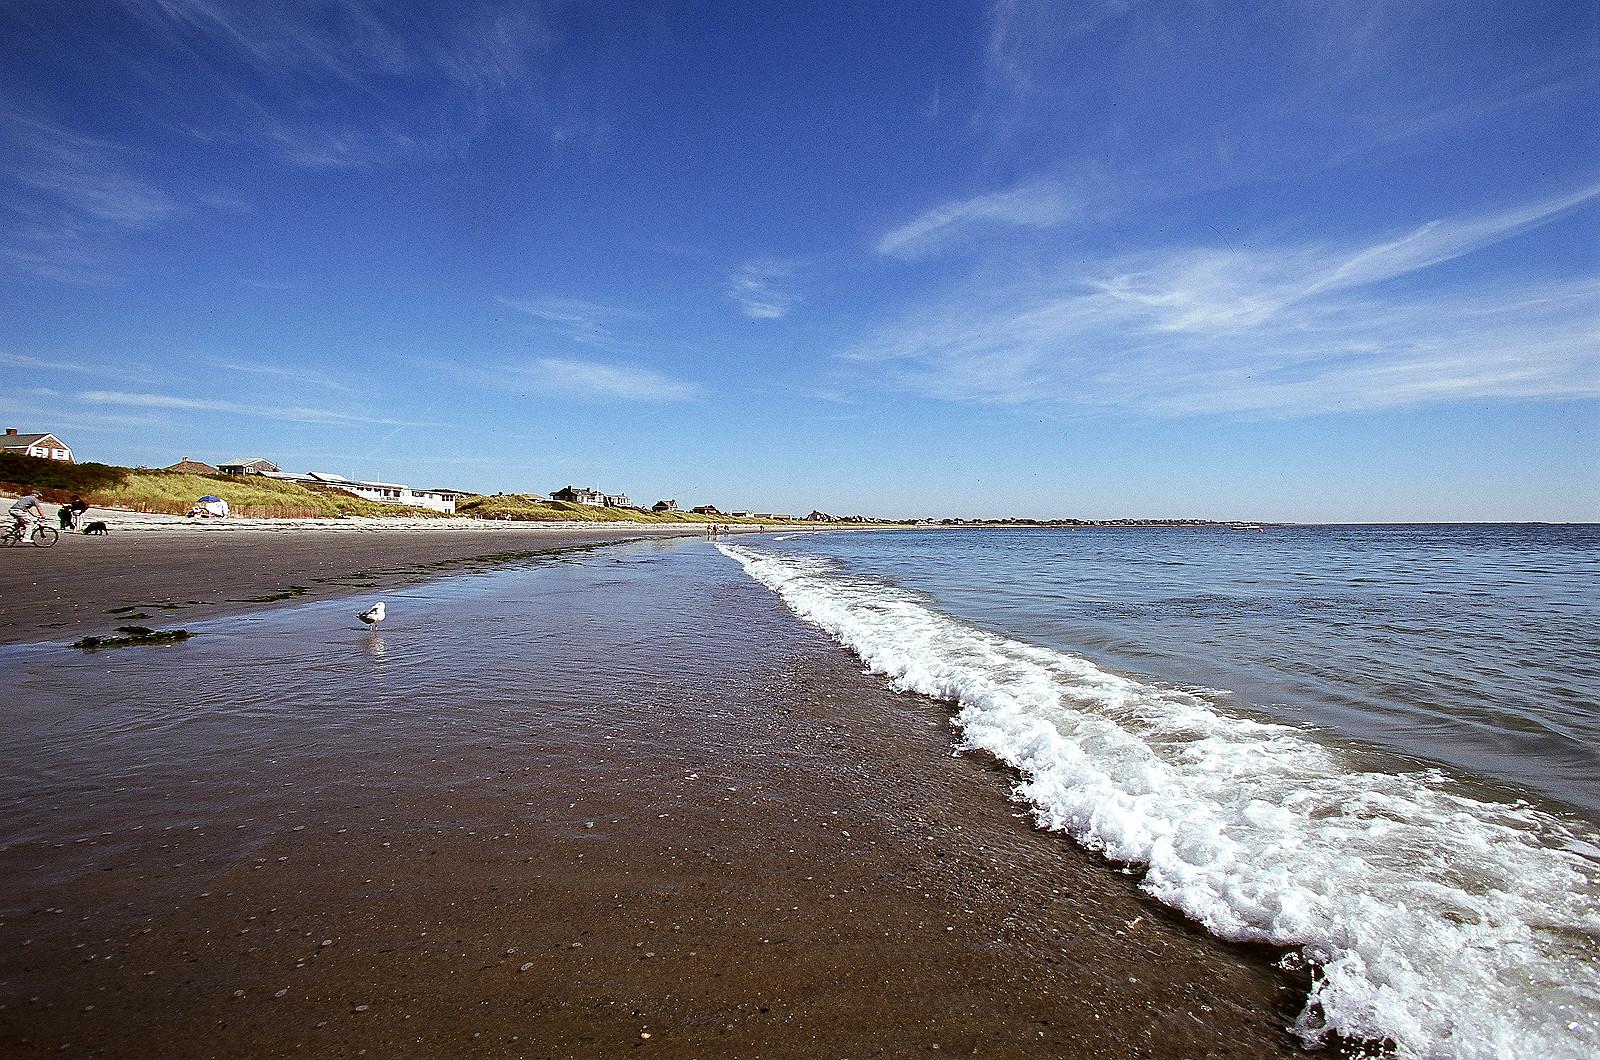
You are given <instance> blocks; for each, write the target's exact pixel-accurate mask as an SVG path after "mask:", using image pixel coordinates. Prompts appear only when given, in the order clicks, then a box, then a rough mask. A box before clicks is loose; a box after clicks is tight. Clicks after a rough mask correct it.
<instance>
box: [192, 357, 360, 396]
mask: <svg viewBox="0 0 1600 1060" xmlns="http://www.w3.org/2000/svg"><path fill="white" fill-rule="evenodd" d="M204 363H205V364H206V365H208V366H209V367H212V368H221V369H222V370H223V371H226V372H237V373H238V374H240V375H254V376H264V377H266V378H269V379H282V380H285V381H287V382H290V383H296V384H299V385H302V386H314V387H318V388H320V389H322V390H332V391H336V392H338V393H341V394H353V393H355V388H354V387H352V386H349V385H348V384H346V383H341V382H340V381H339V380H337V379H335V378H334V377H333V376H331V375H329V374H328V373H327V372H319V371H317V370H316V369H314V368H286V367H284V366H282V365H275V364H265V363H255V362H249V361H229V360H218V359H211V360H207V361H205V362H204Z"/></svg>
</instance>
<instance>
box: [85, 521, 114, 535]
mask: <svg viewBox="0 0 1600 1060" xmlns="http://www.w3.org/2000/svg"><path fill="white" fill-rule="evenodd" d="M83 532H84V533H86V534H109V533H111V528H110V527H109V526H107V525H106V524H105V523H102V522H101V521H100V520H98V519H96V520H95V521H94V522H92V523H90V524H89V525H88V526H86V527H84V528H83Z"/></svg>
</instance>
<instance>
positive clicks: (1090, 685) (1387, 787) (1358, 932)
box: [0, 526, 1600, 1060]
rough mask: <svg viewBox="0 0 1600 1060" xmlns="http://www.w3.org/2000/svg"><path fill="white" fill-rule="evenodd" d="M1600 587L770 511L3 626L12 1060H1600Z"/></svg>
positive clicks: (1468, 569) (1382, 563)
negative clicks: (258, 604) (673, 1054)
mask: <svg viewBox="0 0 1600 1060" xmlns="http://www.w3.org/2000/svg"><path fill="white" fill-rule="evenodd" d="M1597 574H1600V532H1597V531H1596V529H1595V528H1592V527H1488V526H1485V527H1454V526H1449V527H1447V526H1440V527H1339V528H1321V527H1293V528H1280V527H1271V528H1268V529H1267V531H1266V532H1264V533H1255V532H1239V531H1228V530H1224V529H1220V528H1126V529H1110V528H1105V529H1099V528H1096V529H1089V528H1085V529H1081V530H1076V531H1072V530H1054V529H1030V530H1001V529H985V530H937V531H893V532H861V533H826V534H812V533H794V534H785V533H778V534H773V535H750V536H740V537H737V538H733V539H729V540H725V541H723V542H721V543H719V544H718V545H716V546H712V545H710V544H708V543H706V542H704V541H700V540H694V539H687V540H682V539H680V540H675V541H656V542H641V543H635V544H631V545H624V546H617V547H610V548H604V549H594V550H583V551H571V552H561V553H553V554H550V555H546V556H541V557H538V558H535V559H532V560H528V561H525V562H521V563H515V564H512V565H509V566H506V567H503V568H500V569H495V570H489V571H482V572H478V573H473V574H468V575H460V576H455V577H448V578H437V579H434V580H431V581H423V582H419V583H417V584H415V585H411V586H409V587H405V588H402V589H396V590H386V591H385V592H384V593H383V596H384V598H386V600H387V603H388V610H389V619H388V620H387V621H386V622H385V623H384V625H383V626H382V627H379V628H378V629H375V630H374V629H366V628H363V627H362V626H361V624H360V623H359V622H356V621H355V619H354V615H355V614H356V612H357V611H359V610H363V609H364V608H365V606H366V605H367V604H369V603H370V602H372V601H371V600H369V599H367V598H366V597H361V598H355V599H332V600H322V601H316V602H312V603H304V604H286V605H285V606H283V607H280V608H275V609H271V610H264V611H257V612H252V613H247V614H240V615H234V616H229V617H219V618H214V619H208V620H203V621H198V622H195V621H187V620H186V621H184V624H185V625H187V626H188V627H189V628H191V629H192V630H194V632H195V636H194V637H193V638H192V639H191V640H189V641H187V642H185V643H182V644H177V645H172V646H169V647H160V648H127V649H119V650H116V651H106V652H97V653H92V654H85V653H81V652H77V651H73V650H71V649H69V648H67V647H66V646H65V645H63V644H41V645H26V646H12V647H4V648H0V679H3V680H4V681H5V683H6V686H7V688H8V689H10V690H11V691H12V693H13V694H12V695H11V696H10V697H9V700H10V701H9V702H8V703H6V704H4V707H3V715H0V716H3V719H4V722H5V724H6V726H7V732H8V749H7V752H6V754H5V755H4V756H3V757H0V767H3V768H0V1046H5V1047H6V1048H9V1049H12V1050H13V1052H14V1055H32V1053H30V1052H28V1050H36V1051H38V1053H39V1055H43V1053H44V1052H45V1051H49V1050H55V1049H57V1048H59V1046H60V1044H63V1043H76V1045H75V1046H74V1047H78V1046H80V1045H82V1043H85V1042H88V1043H90V1044H89V1046H85V1047H84V1048H85V1049H86V1054H87V1055H141V1050H143V1052H144V1054H148V1055H157V1054H162V1055H188V1054H189V1053H192V1052H196V1051H220V1052H227V1053H232V1054H238V1055H254V1054H263V1053H268V1052H275V1051H286V1050H287V1049H289V1048H290V1047H291V1046H294V1045H296V1044H298V1043H299V1042H300V1040H301V1039H300V1037H298V1036H299V1035H302V1034H305V1033H312V1032H313V1031H315V1030H316V1029H317V1028H322V1027H323V1024H324V1023H327V1028H326V1030H325V1033H326V1034H330V1035H332V1034H337V1036H338V1037H339V1040H340V1041H346V1042H356V1043H359V1044H360V1045H362V1046H364V1047H367V1048H369V1049H370V1050H373V1051H376V1052H380V1053H381V1052H388V1053H389V1054H390V1055H393V1054H394V1051H395V1050H400V1049H416V1048H421V1046H418V1045H417V1044H416V1043H417V1042H422V1043H424V1045H425V1046H426V1047H427V1048H429V1049H432V1050H434V1055H445V1054H446V1053H449V1052H450V1050H451V1049H453V1048H456V1046H455V1045H453V1044H452V1043H458V1042H459V1041H460V1040H461V1036H462V1035H463V1034H464V1033H478V1032H480V1031H481V1032H483V1033H484V1034H485V1035H498V1038H497V1039H496V1040H498V1041H501V1042H502V1047H503V1048H504V1049H506V1050H509V1051H510V1052H512V1053H514V1052H515V1051H516V1050H517V1049H518V1048H520V1046H519V1045H517V1044H516V1043H517V1042H518V1041H521V1042H523V1043H527V1042H541V1043H543V1047H544V1048H546V1049H550V1050H557V1051H560V1050H567V1049H572V1050H574V1051H575V1054H578V1055H608V1054H607V1050H609V1049H612V1048H613V1047H615V1048H623V1047H626V1046H625V1045H618V1044H617V1043H618V1042H624V1043H630V1044H636V1043H637V1042H638V1041H639V1040H640V1039H639V1034H640V1033H641V1031H643V1032H646V1033H650V1034H652V1035H655V1036H656V1038H654V1039H652V1040H655V1041H657V1042H658V1043H659V1042H661V1041H663V1040H670V1035H672V1034H677V1035H679V1036H680V1037H679V1041H680V1042H681V1047H682V1048H684V1049H686V1050H689V1051H698V1052H699V1053H701V1054H703V1055H709V1054H710V1052H712V1051H715V1050H717V1049H723V1050H728V1049H732V1050H733V1051H734V1052H745V1053H754V1052H762V1053H764V1054H766V1055H856V1053H857V1052H860V1051H873V1050H877V1051H879V1052H885V1053H894V1052H895V1051H896V1050H897V1049H900V1048H909V1047H910V1046H908V1045H906V1043H908V1042H917V1043H922V1044H919V1045H917V1046H916V1048H917V1049H918V1050H919V1051H920V1050H922V1049H924V1048H929V1047H931V1044H932V1043H935V1042H938V1043H942V1044H943V1045H944V1046H945V1047H946V1048H948V1049H955V1048H957V1047H959V1048H960V1051H963V1052H966V1051H968V1050H969V1049H970V1050H975V1051H977V1052H979V1053H980V1054H986V1055H996V1056H1038V1055H1131V1053H1134V1052H1137V1053H1139V1054H1140V1055H1153V1056H1160V1057H1179V1056H1193V1055H1201V1054H1207V1053H1210V1054H1213V1055H1228V1056H1255V1057H1259V1056H1265V1055H1283V1054H1285V1053H1287V1052H1290V1051H1292V1050H1294V1049H1295V1048H1296V1047H1297V1046H1316V1045H1318V1044H1322V1043H1332V1042H1338V1043H1340V1044H1341V1045H1349V1044H1350V1043H1358V1047H1359V1043H1361V1042H1367V1043H1383V1042H1388V1043H1392V1048H1393V1052H1394V1054H1395V1055H1398V1056H1401V1057H1418V1058H1422V1057H1439V1058H1445V1057H1461V1058H1478V1057H1485V1058H1486V1057H1497V1058H1500V1057H1528V1058H1537V1060H1562V1058H1574V1060H1576V1058H1579V1057H1584V1058H1587V1057H1592V1056H1595V1055H1600V827H1597V815H1600V771H1597V770H1596V769H1595V765H1596V748H1597V747H1600V711H1597V710H1596V701H1595V695H1594V692H1595V689H1596V687H1597V685H1600V682H1597V680H1596V679H1597V677H1600V657H1597V656H1600V653H1597V650H1596V642H1595V632H1594V631H1595V630H1596V629H1600V593H1597V592H1596V590H1597V588H1600V585H1597V581H1600V579H1597ZM369 595H371V594H369ZM108 621H110V620H108ZM1008 794H1009V796H1010V799H1011V800H1012V801H1010V802H1008V801H1007V796H1008ZM1085 852H1087V853H1085ZM680 929H681V930H680ZM658 931H659V932H660V934H657V932H658ZM322 939H334V940H337V944H336V945H333V946H330V947H326V948H322V947H319V946H318V945H317V942H318V940H322ZM308 940H309V941H308ZM643 940H649V941H648V942H644V941H643ZM674 940H678V941H679V942H680V943H681V945H679V946H678V947H677V949H678V950H681V951H682V952H677V951H676V950H674V949H672V948H671V947H672V945H673V942H674ZM574 942H580V943H581V944H582V946H583V948H581V949H579V948H572V944H573V943H574ZM640 946H648V947H649V951H648V952H649V954H650V955H651V956H650V959H649V960H643V959H641V957H640V954H641V953H645V952H646V951H645V950H643V949H640V948H637V947H640ZM319 954H320V956H318V955H319ZM552 954H559V955H560V956H559V961H560V962H561V963H552V962H555V961H556V960H557V958H556V957H553V956H551V955H552ZM669 958H671V959H670V960H669ZM196 959H199V960H200V961H201V963H200V964H196V963H195V961H196ZM341 960H342V961H345V962H350V963H346V964H343V965H341V964H340V963H339V962H340V961H341ZM584 962H589V963H584ZM819 969H822V971H820V972H819ZM134 971H137V973H138V974H132V973H133V972H134ZM713 972H714V973H715V974H712V973H713ZM852 976H864V977H865V978H864V979H861V980H859V981H857V980H853V979H852V978H851V977H852ZM621 982H626V983H627V984H628V985H627V986H626V987H621V986H617V985H615V984H617V983H621ZM874 984H875V985H874ZM279 991H285V992H286V993H279ZM239 993H242V994H244V995H245V998H246V999H247V1000H249V999H254V998H256V997H257V996H260V997H261V998H263V999H267V1000H264V1001H262V1002H261V1003H262V1004H264V1005H276V1006H278V1007H277V1008H275V1009H263V1010H262V1011H261V1013H260V1014H259V1016H256V1015H252V1016H251V1017H250V1018H249V1019H240V1018H237V1015H236V1014H237V1013H242V1012H245V1011H246V1009H244V1008H240V1007H237V1006H240V1005H243V1004H244V1002H242V1001H240V1000H238V994H239ZM446 997H447V998H451V999H453V1000H452V1001H451V1002H450V1003H440V1001H439V1000H438V999H439V998H446ZM597 998H598V999H604V998H610V999H611V1000H609V1001H605V1002H604V1003H603V1004H602V1003H601V1001H599V1000H596V999H597ZM621 998H631V999H633V1000H631V1001H630V1002H629V1003H627V1004H623V1003H622V1002H621V1001H620V1000H619V999H621ZM175 999H181V1002H180V1001H179V1000H175ZM755 999H759V1000H755ZM941 999H942V1000H941ZM369 1005H371V1006H374V1007H373V1008H372V1010H371V1012H369V1011H367V1009H368V1006H369ZM930 1005H931V1006H933V1007H932V1008H930ZM769 1009H771V1011H770V1012H769V1011H768V1010H769ZM634 1010H638V1011H641V1012H647V1013H649V1015H648V1022H649V1026H647V1027H641V1026H640V1025H639V1023H638V1020H639V1019H645V1018H646V1017H637V1014H636V1013H635V1012H634ZM252 1011H253V1010H252ZM380 1011H381V1012H384V1013H385V1014H386V1018H385V1019H384V1020H381V1021H379V1020H371V1019H366V1018H365V1017H368V1016H370V1015H372V1014H374V1013H377V1012H380ZM780 1015H781V1018H782V1021H783V1022H782V1024H781V1027H782V1029H781V1031H780V1030H779V1029H778V1027H779V1026H780V1025H779V1024H778V1023H777V1022H776V1021H777V1020H778V1019H779V1018H780ZM760 1021H770V1022H760ZM1285 1027H1287V1028H1289V1031H1288V1032H1287V1033H1286V1032H1285V1031H1284V1030H1283V1028H1285ZM386 1035H388V1036H392V1037H386ZM729 1035H731V1036H732V1037H729ZM740 1035H743V1037H740ZM580 1041H582V1042H588V1043H590V1044H588V1045H583V1046H582V1047H581V1048H579V1047H576V1046H574V1045H573V1044H572V1043H575V1042H580ZM24 1042H28V1043H31V1044H29V1045H27V1047H26V1049H23V1048H22V1045H21V1043H24ZM140 1043H143V1044H140ZM312 1044H313V1045H315V1043H314V1042H312ZM786 1048H787V1049H788V1050H789V1051H788V1052H785V1049H786ZM830 1050H831V1051H830ZM52 1055H54V1053H52Z"/></svg>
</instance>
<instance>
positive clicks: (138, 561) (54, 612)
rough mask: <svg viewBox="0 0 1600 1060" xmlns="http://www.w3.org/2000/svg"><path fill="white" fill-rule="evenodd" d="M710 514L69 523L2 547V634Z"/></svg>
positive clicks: (365, 577) (265, 599)
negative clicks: (74, 530)
mask: <svg viewBox="0 0 1600 1060" xmlns="http://www.w3.org/2000/svg"><path fill="white" fill-rule="evenodd" d="M704 535H705V527H703V526H694V525H690V526H659V525H655V526H652V525H650V524H637V525H632V526H621V527H617V526H600V527H595V526H572V527H539V528H536V529H526V530H524V529H515V528H506V529H501V528H498V527H497V528H495V529H492V530H480V531H473V532H466V531H459V530H369V531H363V532H358V533H352V532H342V531H323V530H317V529H305V530H294V531H282V530H266V529H263V530H252V529H240V530H235V529H231V528H230V529H229V530H227V531H216V530H209V529H208V530H183V529H177V530H172V531H163V532H143V533H113V534H111V535H109V536H106V537H85V536H83V535H79V534H63V535H61V539H60V542H59V543H58V544H57V545H56V546H55V547H54V548H50V549H36V548H12V549H0V644H18V643H30V642H37V641H45V640H70V639H76V638H78V637H81V636H83V635H85V634H103V633H106V632H108V631H109V630H110V629H112V628H113V627H115V626H118V625H121V624H124V623H127V622H140V623H145V624H149V625H158V624H164V625H181V624H182V623H184V622H192V621H196V620H198V619H201V618H210V617H214V616H216V615H222V614H230V613H234V612H238V611H247V610H252V609H259V608H262V607H267V606H272V605H273V604H277V603H281V602H282V601H284V600H296V599H317V598H320V597H327V596H336V595H340V596H343V595H350V594H353V593H361V592H371V591H375V590H380V589H386V588H390V587H393V586H395V585H403V584H408V583H412V582H416V581H418V580H421V579H424V578H434V577H439V576H441V575H445V574H452V573H460V572H462V571H465V570H473V569H482V568H485V567H489V566H495V565H503V564H505V563H508V562H513V561H515V560H516V559H518V558H525V557H526V556H528V555H532V554H537V553H541V552H547V551H550V550H554V549H567V548H581V547H587V546H593V545H603V544H615V543H616V542H619V541H626V540H630V539H633V538H661V537H703V536H704Z"/></svg>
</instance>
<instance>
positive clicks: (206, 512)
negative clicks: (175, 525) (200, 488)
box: [189, 493, 228, 519]
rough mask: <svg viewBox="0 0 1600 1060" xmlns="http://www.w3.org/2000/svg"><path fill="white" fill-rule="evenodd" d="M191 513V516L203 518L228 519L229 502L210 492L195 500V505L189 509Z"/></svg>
mask: <svg viewBox="0 0 1600 1060" xmlns="http://www.w3.org/2000/svg"><path fill="white" fill-rule="evenodd" d="M189 515H190V517H191V518H193V517H194V516H199V517H201V518H203V519H206V518H211V517H216V518H218V519H226V518H227V517H228V502H227V501H225V500H223V499H222V498H221V497H213V496H211V494H209V493H208V494H206V495H205V496H204V497H201V498H200V499H199V500H197V501H195V502H194V507H193V508H190V509H189Z"/></svg>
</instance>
